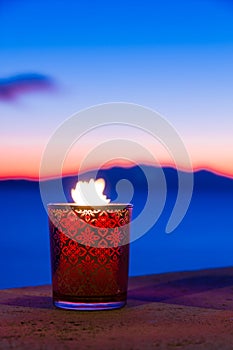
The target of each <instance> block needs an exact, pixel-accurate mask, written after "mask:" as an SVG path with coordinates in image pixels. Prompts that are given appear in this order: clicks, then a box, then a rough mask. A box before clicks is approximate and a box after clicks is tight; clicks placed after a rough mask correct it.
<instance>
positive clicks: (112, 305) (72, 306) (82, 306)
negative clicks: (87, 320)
mask: <svg viewBox="0 0 233 350" xmlns="http://www.w3.org/2000/svg"><path fill="white" fill-rule="evenodd" d="M53 303H54V305H55V306H56V307H58V308H60V309H67V310H80V311H97V310H113V309H119V308H121V307H123V306H125V304H126V301H114V302H107V303H83V302H82V303H77V302H70V301H61V300H56V301H54V302H53Z"/></svg>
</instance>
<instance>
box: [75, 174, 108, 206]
mask: <svg viewBox="0 0 233 350" xmlns="http://www.w3.org/2000/svg"><path fill="white" fill-rule="evenodd" d="M104 189H105V181H104V179H98V180H94V179H91V180H90V181H89V182H87V181H78V182H77V184H76V187H75V188H72V189H71V196H72V198H73V200H74V202H75V203H77V204H78V205H106V204H108V203H109V202H110V199H108V198H107V196H105V194H103V191H104Z"/></svg>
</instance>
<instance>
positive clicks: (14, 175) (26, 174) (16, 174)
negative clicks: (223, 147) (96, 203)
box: [0, 161, 233, 181]
mask: <svg viewBox="0 0 233 350" xmlns="http://www.w3.org/2000/svg"><path fill="white" fill-rule="evenodd" d="M136 165H138V166H140V165H144V166H153V165H152V164H145V163H143V162H142V163H139V164H134V165H133V164H129V165H126V164H125V163H124V162H120V161H118V162H114V164H113V163H110V164H108V165H107V166H104V167H101V169H102V170H105V169H111V168H113V167H123V168H129V169H130V168H132V167H133V166H136ZM160 166H161V167H162V168H173V169H176V170H178V171H184V172H190V169H187V168H184V167H182V166H178V167H177V168H176V167H175V166H174V164H172V163H169V162H163V163H162V164H160ZM94 170H96V168H94V167H93V168H87V169H86V170H85V173H87V172H90V171H94ZM192 170H193V172H198V171H202V170H205V171H209V172H211V173H214V174H216V175H219V176H224V177H227V178H230V179H233V169H230V170H229V171H227V170H223V169H216V168H215V167H213V166H208V165H204V164H198V165H195V166H193V169H192ZM83 173H84V172H83ZM68 176H77V171H74V170H73V171H72V169H71V168H70V169H68V170H67V171H64V172H63V173H62V177H68ZM58 177H60V175H58V174H53V173H51V174H50V173H48V175H47V176H45V177H43V178H39V170H38V169H37V171H33V170H32V169H29V168H28V169H23V171H17V170H15V169H8V171H7V172H6V171H3V169H2V171H1V173H0V181H4V180H5V181H6V180H28V181H39V180H40V181H41V180H42V181H46V180H52V179H56V178H58Z"/></svg>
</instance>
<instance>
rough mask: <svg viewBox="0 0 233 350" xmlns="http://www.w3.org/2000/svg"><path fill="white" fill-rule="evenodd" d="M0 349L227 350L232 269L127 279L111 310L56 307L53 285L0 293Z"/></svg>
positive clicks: (232, 328) (231, 345)
mask: <svg viewBox="0 0 233 350" xmlns="http://www.w3.org/2000/svg"><path fill="white" fill-rule="evenodd" d="M0 310H1V311H0V324H1V328H0V348H1V349H4V350H7V349H33V350H37V349H79V350H82V349H111V350H114V349H116V350H119V349H127V350H130V349H135V350H136V349H146V350H147V349H148V350H151V349H154V348H155V349H198V350H199V349H203V350H204V349H205V350H206V349H211V350H213V349H216V350H219V349H221V350H223V349H233V268H223V269H211V270H203V271H194V272H177V273H168V274H160V275H151V276H140V277H131V278H130V281H129V293H128V304H127V306H126V307H124V308H122V309H119V310H112V311H92V312H85V311H67V310H59V309H55V308H54V307H53V305H52V300H51V286H38V287H25V288H15V289H7V290H2V291H0Z"/></svg>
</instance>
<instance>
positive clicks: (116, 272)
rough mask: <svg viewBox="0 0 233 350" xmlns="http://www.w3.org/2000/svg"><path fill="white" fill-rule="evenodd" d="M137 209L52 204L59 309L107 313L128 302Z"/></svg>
mask: <svg viewBox="0 0 233 350" xmlns="http://www.w3.org/2000/svg"><path fill="white" fill-rule="evenodd" d="M131 212H132V205H130V204H127V205H124V204H108V205H106V206H92V207H90V206H85V207H84V206H79V205H76V204H69V203H67V204H49V205H48V214H49V230H50V251H51V267H52V287H53V302H54V305H55V306H57V307H60V308H65V309H77V310H104V309H114V308H119V307H122V306H124V305H125V304H126V300H127V287H128V266H129V224H130V218H131Z"/></svg>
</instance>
